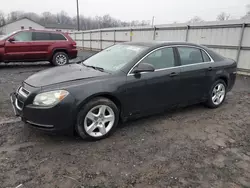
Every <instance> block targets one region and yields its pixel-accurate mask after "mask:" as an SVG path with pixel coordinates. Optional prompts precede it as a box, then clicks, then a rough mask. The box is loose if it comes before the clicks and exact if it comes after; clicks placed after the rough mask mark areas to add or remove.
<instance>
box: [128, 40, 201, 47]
mask: <svg viewBox="0 0 250 188" xmlns="http://www.w3.org/2000/svg"><path fill="white" fill-rule="evenodd" d="M124 44H127V45H134V46H145V47H161V46H169V45H190V46H198V47H202V48H204V46H201V45H198V44H194V43H189V42H181V41H180V42H177V41H147V42H125V43H124Z"/></svg>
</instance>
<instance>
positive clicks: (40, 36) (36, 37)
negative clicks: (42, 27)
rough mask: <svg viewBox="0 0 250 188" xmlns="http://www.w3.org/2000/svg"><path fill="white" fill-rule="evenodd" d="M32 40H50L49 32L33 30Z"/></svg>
mask: <svg viewBox="0 0 250 188" xmlns="http://www.w3.org/2000/svg"><path fill="white" fill-rule="evenodd" d="M33 40H34V41H43V40H50V34H49V33H46V32H44V33H42V32H34V33H33Z"/></svg>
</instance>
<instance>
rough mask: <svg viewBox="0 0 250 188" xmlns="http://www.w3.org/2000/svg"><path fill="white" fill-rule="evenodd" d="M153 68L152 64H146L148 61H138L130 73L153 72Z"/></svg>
mask: <svg viewBox="0 0 250 188" xmlns="http://www.w3.org/2000/svg"><path fill="white" fill-rule="evenodd" d="M154 71H155V68H154V66H153V65H151V64H148V63H140V64H139V65H138V66H137V67H135V68H134V70H133V71H132V73H134V74H138V73H141V72H154Z"/></svg>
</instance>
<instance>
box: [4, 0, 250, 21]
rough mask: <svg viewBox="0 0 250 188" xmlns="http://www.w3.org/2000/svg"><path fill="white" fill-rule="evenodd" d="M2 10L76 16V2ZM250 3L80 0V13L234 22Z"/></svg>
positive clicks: (8, 1)
mask: <svg viewBox="0 0 250 188" xmlns="http://www.w3.org/2000/svg"><path fill="white" fill-rule="evenodd" d="M1 1H3V2H2V3H1V5H0V10H2V11H3V12H5V13H8V12H10V11H14V10H21V11H30V12H36V13H41V12H44V11H49V12H51V13H56V12H59V11H61V10H64V11H66V12H67V13H68V14H69V15H70V16H74V15H76V0H1ZM247 4H250V0H79V5H80V14H83V15H85V16H96V15H99V16H102V15H104V14H110V15H111V16H113V17H115V18H118V19H121V20H125V21H130V20H151V19H152V17H153V16H155V24H166V23H172V22H175V21H176V22H186V21H187V20H189V19H191V18H192V17H194V16H200V17H201V18H202V19H204V20H208V21H210V20H215V19H216V17H217V15H218V14H219V13H220V12H223V11H224V12H227V13H230V14H231V15H232V17H233V18H234V19H237V18H240V17H241V16H243V15H244V14H245V12H246V5H247Z"/></svg>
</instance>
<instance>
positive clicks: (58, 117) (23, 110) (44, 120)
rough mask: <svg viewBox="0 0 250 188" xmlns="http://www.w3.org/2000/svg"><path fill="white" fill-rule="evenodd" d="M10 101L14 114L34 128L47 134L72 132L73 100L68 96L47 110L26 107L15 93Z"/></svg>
mask: <svg viewBox="0 0 250 188" xmlns="http://www.w3.org/2000/svg"><path fill="white" fill-rule="evenodd" d="M10 100H11V104H12V107H13V110H14V114H15V115H16V116H20V117H21V119H22V121H24V122H25V123H26V124H28V125H30V126H32V127H34V128H37V129H40V130H43V131H49V132H69V131H70V132H71V131H72V132H73V130H74V124H75V117H76V113H75V110H74V109H75V108H74V98H73V97H72V96H70V95H69V96H67V97H66V98H65V99H64V100H63V101H61V102H60V103H59V104H57V105H56V106H53V107H49V108H47V107H46V108H45V107H37V106H33V105H31V104H28V105H26V104H25V102H22V101H20V99H19V96H18V94H17V93H12V94H11V95H10ZM22 104H23V105H22Z"/></svg>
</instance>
